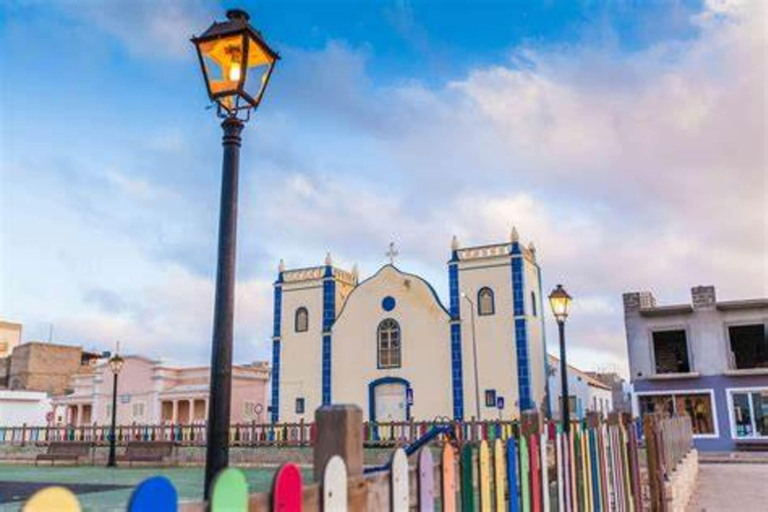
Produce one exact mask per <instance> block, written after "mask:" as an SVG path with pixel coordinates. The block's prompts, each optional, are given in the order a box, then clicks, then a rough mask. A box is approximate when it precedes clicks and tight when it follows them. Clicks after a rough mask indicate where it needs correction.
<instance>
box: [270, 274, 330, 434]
mask: <svg viewBox="0 0 768 512" xmlns="http://www.w3.org/2000/svg"><path fill="white" fill-rule="evenodd" d="M286 274H288V273H286ZM300 307H305V308H307V311H308V312H309V328H308V330H307V331H306V332H296V329H295V325H294V319H295V314H296V310H297V309H298V308H300ZM280 323H281V328H282V329H281V331H282V332H281V341H280V351H281V355H280V360H281V368H280V421H283V422H294V421H299V420H300V419H301V418H304V420H305V421H312V420H313V418H314V411H315V409H316V408H318V407H320V404H321V400H322V397H321V390H322V368H321V355H322V342H323V335H322V328H323V283H322V280H319V279H316V280H312V281H302V282H295V283H284V284H283V293H282V310H281V322H280ZM297 398H303V399H304V414H297V413H296V399H297Z"/></svg>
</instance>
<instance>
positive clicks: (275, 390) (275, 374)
mask: <svg viewBox="0 0 768 512" xmlns="http://www.w3.org/2000/svg"><path fill="white" fill-rule="evenodd" d="M271 416H272V423H277V422H278V421H280V340H272V414H271Z"/></svg>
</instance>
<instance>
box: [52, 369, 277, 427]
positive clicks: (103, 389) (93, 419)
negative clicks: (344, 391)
mask: <svg viewBox="0 0 768 512" xmlns="http://www.w3.org/2000/svg"><path fill="white" fill-rule="evenodd" d="M124 359H125V365H124V366H123V369H122V371H121V372H120V374H119V375H118V380H117V408H116V417H117V423H118V424H119V425H130V424H159V423H162V424H169V423H173V424H176V423H180V424H190V423H204V422H205V421H206V419H207V410H208V391H209V387H210V384H209V381H210V368H209V367H207V366H197V367H186V368H178V367H169V366H165V365H163V364H161V363H160V361H155V360H152V359H149V358H146V357H143V356H136V355H127V356H124ZM269 376H270V367H269V364H268V363H266V362H254V363H251V364H245V365H233V366H232V396H231V400H232V401H231V413H230V414H231V421H232V423H242V422H251V421H255V422H257V423H261V422H262V421H266V420H267V407H266V406H267V388H268V385H267V384H268V382H269ZM112 379H113V374H112V372H111V371H110V369H109V364H108V363H107V360H106V359H103V360H102V361H101V362H100V363H98V364H95V365H93V366H90V367H87V368H83V369H81V371H80V372H78V373H77V374H76V375H74V376H73V377H72V379H71V393H67V394H64V395H59V396H55V397H53V409H54V418H53V422H54V423H56V424H67V425H75V426H81V425H93V424H98V425H107V424H109V422H110V418H111V416H112Z"/></svg>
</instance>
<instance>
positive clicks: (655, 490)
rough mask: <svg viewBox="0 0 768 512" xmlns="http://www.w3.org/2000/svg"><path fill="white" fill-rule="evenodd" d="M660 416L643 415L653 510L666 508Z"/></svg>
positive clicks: (659, 510)
mask: <svg viewBox="0 0 768 512" xmlns="http://www.w3.org/2000/svg"><path fill="white" fill-rule="evenodd" d="M658 419H659V418H658V417H657V416H656V415H655V414H646V415H645V416H644V417H643V431H644V433H645V450H646V456H647V459H648V462H647V463H648V482H649V485H650V490H651V510H652V511H653V512H663V511H665V510H666V499H665V495H664V471H663V468H662V461H661V447H660V446H659V441H660V440H659V436H658Z"/></svg>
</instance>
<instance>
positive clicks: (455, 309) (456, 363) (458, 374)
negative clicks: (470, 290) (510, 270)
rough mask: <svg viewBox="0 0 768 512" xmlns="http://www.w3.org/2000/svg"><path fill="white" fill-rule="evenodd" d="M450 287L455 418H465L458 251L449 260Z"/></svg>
mask: <svg viewBox="0 0 768 512" xmlns="http://www.w3.org/2000/svg"><path fill="white" fill-rule="evenodd" d="M448 288H449V292H450V306H451V309H450V314H451V384H452V391H453V418H454V419H456V420H461V419H463V418H464V378H463V375H462V358H461V318H460V316H461V315H460V311H461V310H460V303H459V299H460V296H459V265H458V258H457V255H456V251H454V253H453V259H451V261H450V262H448Z"/></svg>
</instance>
